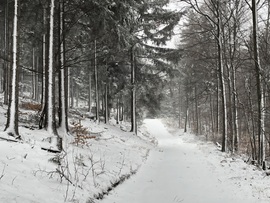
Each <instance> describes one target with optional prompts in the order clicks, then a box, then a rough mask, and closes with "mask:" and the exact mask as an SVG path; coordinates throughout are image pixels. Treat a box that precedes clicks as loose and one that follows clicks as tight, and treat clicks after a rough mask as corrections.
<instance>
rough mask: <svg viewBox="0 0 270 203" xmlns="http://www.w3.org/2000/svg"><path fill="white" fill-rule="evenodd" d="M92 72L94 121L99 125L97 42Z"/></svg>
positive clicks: (95, 42)
mask: <svg viewBox="0 0 270 203" xmlns="http://www.w3.org/2000/svg"><path fill="white" fill-rule="evenodd" d="M94 70H95V95H96V121H97V123H99V120H100V119H99V93H98V91H99V90H98V70H97V41H96V40H95V41H94Z"/></svg>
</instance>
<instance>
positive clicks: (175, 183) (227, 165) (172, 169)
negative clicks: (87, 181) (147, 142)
mask: <svg viewBox="0 0 270 203" xmlns="http://www.w3.org/2000/svg"><path fill="white" fill-rule="evenodd" d="M146 124H147V126H148V130H149V132H150V133H151V134H152V135H154V136H155V137H156V138H157V140H158V143H159V145H158V147H157V148H156V149H155V150H152V151H151V153H150V155H149V159H148V160H147V162H146V164H145V165H144V166H143V167H142V168H141V169H140V171H139V172H138V173H137V174H136V175H135V176H133V177H132V178H131V179H130V180H128V181H127V182H126V183H124V184H123V185H121V186H120V187H118V188H116V189H115V190H114V191H113V192H111V194H110V195H109V196H107V197H106V198H105V199H104V200H103V201H101V202H102V203H126V202H129V203H164V202H166V203H173V202H185V203H195V202H196V203H205V202H207V203H216V202H220V203H228V202H231V203H242V202H245V203H257V202H269V201H270V188H269V187H268V186H267V185H268V184H269V181H270V180H269V177H266V176H265V174H264V172H262V171H260V170H258V169H257V168H256V167H255V166H251V165H247V164H246V163H245V162H244V161H243V160H242V159H241V158H237V157H231V156H229V155H228V154H225V153H221V152H220V150H218V149H217V148H216V146H214V145H213V144H212V143H207V142H205V141H200V140H199V139H198V137H195V136H194V135H191V134H185V133H183V132H179V133H176V135H174V136H173V135H171V134H170V133H169V132H168V131H167V130H166V128H165V127H164V125H163V124H162V123H161V122H160V121H158V120H147V121H146Z"/></svg>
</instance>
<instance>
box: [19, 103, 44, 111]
mask: <svg viewBox="0 0 270 203" xmlns="http://www.w3.org/2000/svg"><path fill="white" fill-rule="evenodd" d="M21 108H23V109H26V110H32V111H41V109H42V106H41V104H34V103H30V102H27V103H22V104H21Z"/></svg>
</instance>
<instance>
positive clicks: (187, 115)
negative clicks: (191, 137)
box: [184, 91, 189, 132]
mask: <svg viewBox="0 0 270 203" xmlns="http://www.w3.org/2000/svg"><path fill="white" fill-rule="evenodd" d="M188 120H189V96H188V92H187V91H186V115H185V128H184V132H187V125H188Z"/></svg>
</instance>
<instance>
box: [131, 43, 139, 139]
mask: <svg viewBox="0 0 270 203" xmlns="http://www.w3.org/2000/svg"><path fill="white" fill-rule="evenodd" d="M130 64H131V86H132V87H131V130H130V131H131V132H134V133H136V134H137V125H136V83H135V64H134V47H132V48H131V49H130Z"/></svg>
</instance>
